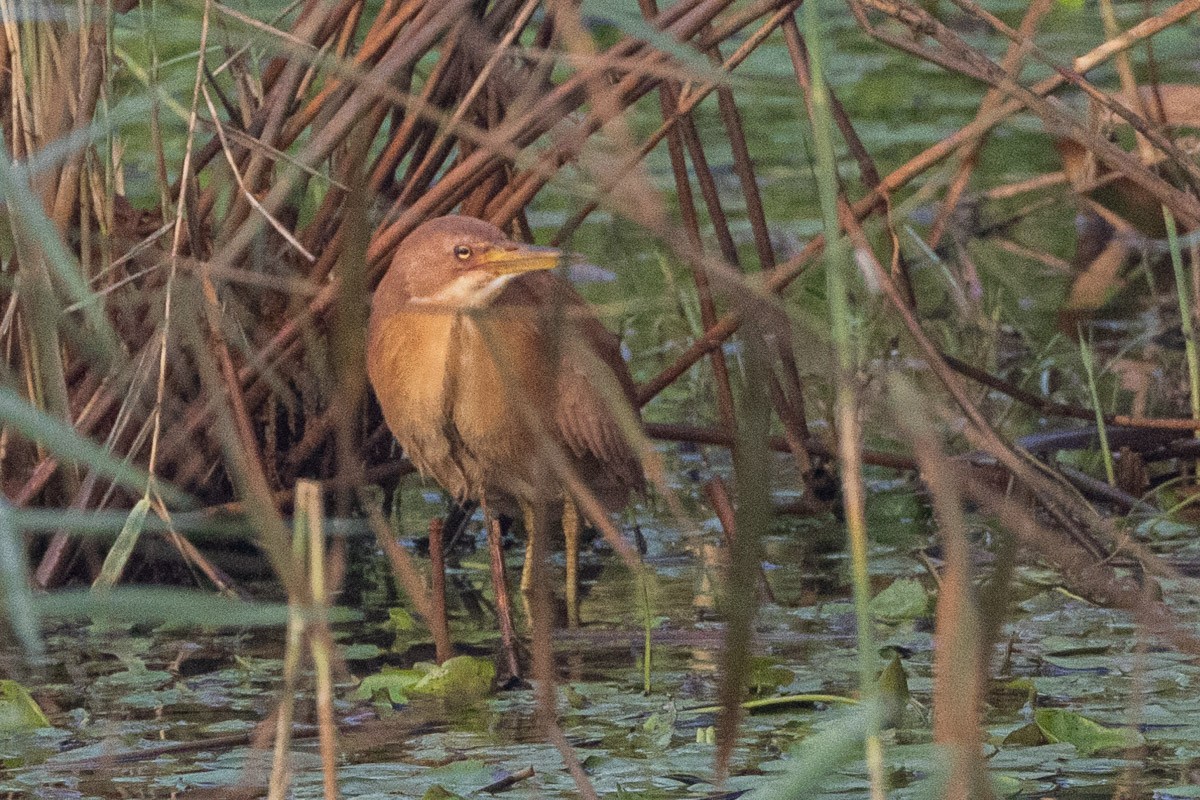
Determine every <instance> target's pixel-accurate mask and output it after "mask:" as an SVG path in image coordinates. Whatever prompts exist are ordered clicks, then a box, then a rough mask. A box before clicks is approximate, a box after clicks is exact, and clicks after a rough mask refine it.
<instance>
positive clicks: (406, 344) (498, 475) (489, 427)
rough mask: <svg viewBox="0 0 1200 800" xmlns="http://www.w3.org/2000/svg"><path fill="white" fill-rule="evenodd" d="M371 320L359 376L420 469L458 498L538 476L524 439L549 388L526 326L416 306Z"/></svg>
mask: <svg viewBox="0 0 1200 800" xmlns="http://www.w3.org/2000/svg"><path fill="white" fill-rule="evenodd" d="M373 323H374V324H373V325H372V330H371V336H370V338H371V341H370V343H369V346H368V365H367V369H368V374H369V376H370V379H371V383H372V385H373V386H374V387H375V393H376V396H377V397H378V398H379V404H380V407H381V408H382V410H383V414H384V418H385V420H386V421H387V424H388V427H389V428H391V430H392V433H393V434H394V435H395V437H396V439H397V441H399V442H400V444H401V446H402V447H404V449H405V452H406V453H407V455H408V456H409V458H410V459H411V460H412V461H413V463H414V464H415V465H416V466H417V467H418V469H420V470H421V472H423V473H425V474H427V475H431V476H432V477H433V478H435V479H436V480H437V481H438V482H439V483H441V484H442V485H443V486H444V487H445V488H446V489H447V490H449V491H450V492H451V493H453V494H455V495H458V496H459V497H478V496H480V495H482V494H483V493H484V492H485V491H489V492H490V491H492V490H500V491H503V492H506V493H513V494H524V493H525V492H526V491H527V489H526V488H525V485H526V484H528V483H530V482H537V481H540V480H541V477H540V476H538V475H535V474H533V471H536V469H537V468H536V465H535V464H534V461H535V460H534V459H532V458H531V456H532V454H533V453H534V452H536V450H537V448H536V446H535V445H533V439H532V438H531V437H533V436H534V435H536V434H535V433H534V430H535V428H536V427H537V425H536V420H537V419H538V414H539V413H540V412H539V410H538V409H545V408H546V407H547V406H548V404H549V401H548V397H549V389H548V387H546V386H544V385H543V384H544V383H545V382H546V381H545V380H544V378H543V377H542V374H541V372H540V371H539V370H538V369H536V366H537V364H536V356H537V345H536V341H534V340H531V337H530V336H529V335H528V334H527V332H526V331H525V330H524V327H525V326H521V325H514V324H505V323H503V322H499V321H496V320H487V319H486V318H484V319H475V318H472V317H470V316H467V315H458V314H453V313H446V312H439V311H433V310H430V311H422V310H419V309H414V310H405V311H401V312H398V313H395V314H393V315H390V316H389V317H388V318H386V319H383V320H376V321H373ZM510 484H511V485H510Z"/></svg>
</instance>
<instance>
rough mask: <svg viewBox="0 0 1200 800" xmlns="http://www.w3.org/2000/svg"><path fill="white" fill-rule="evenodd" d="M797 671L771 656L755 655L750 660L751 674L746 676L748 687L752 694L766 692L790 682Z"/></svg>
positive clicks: (794, 677)
mask: <svg viewBox="0 0 1200 800" xmlns="http://www.w3.org/2000/svg"><path fill="white" fill-rule="evenodd" d="M795 679H796V673H795V672H793V671H792V670H790V669H788V668H787V667H785V666H783V665H782V664H780V663H779V659H776V658H771V657H770V656H755V657H754V658H752V659H751V660H750V674H749V675H747V676H746V688H747V689H749V690H750V693H751V694H766V693H767V692H773V691H775V690H776V689H780V688H782V687H784V686H787V685H788V684H790V683H791V682H792V681H793V680H795Z"/></svg>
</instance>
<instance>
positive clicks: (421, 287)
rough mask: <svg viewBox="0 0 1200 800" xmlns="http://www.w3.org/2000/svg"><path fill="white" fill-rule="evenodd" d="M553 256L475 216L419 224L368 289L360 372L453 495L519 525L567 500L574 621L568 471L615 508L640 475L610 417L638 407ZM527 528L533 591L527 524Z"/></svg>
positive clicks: (574, 546)
mask: <svg viewBox="0 0 1200 800" xmlns="http://www.w3.org/2000/svg"><path fill="white" fill-rule="evenodd" d="M560 260H561V253H560V252H559V251H557V250H553V249H550V248H543V247H534V246H531V245H526V244H520V243H518V242H514V241H512V240H511V239H509V238H508V237H507V236H506V235H505V234H504V232H503V231H501V230H500V229H499V228H497V227H496V226H494V225H491V224H489V223H487V222H484V221H482V220H479V219H473V218H470V217H460V216H447V217H440V218H438V219H433V220H430V221H428V222H426V223H424V224H423V225H421V226H420V227H418V228H417V229H416V230H414V231H413V232H412V233H411V234H410V235H409V236H408V237H407V238H406V239H405V240H404V241H403V242H402V243H401V245H400V247H399V249H398V250H397V251H396V254H395V256H394V257H393V259H392V263H391V266H390V268H389V269H388V272H387V274H386V275H385V276H384V278H383V280H382V281H381V282H380V284H379V288H378V289H377V291H376V292H375V297H374V299H373V301H372V304H371V320H370V328H369V332H368V342H367V373H368V375H369V377H370V380H371V384H372V385H373V386H374V388H375V394H376V396H377V397H378V399H379V405H380V406H381V408H382V409H383V415H384V418H385V420H386V421H387V424H388V427H390V428H391V431H392V433H393V435H395V437H396V439H397V441H398V442H399V443H400V445H401V446H402V447H403V448H404V452H405V453H406V455H407V456H408V458H409V459H410V460H411V461H412V462H413V464H414V465H415V466H416V467H417V468H418V470H419V471H420V472H421V473H422V474H424V475H427V476H431V477H433V478H434V479H435V480H436V481H437V482H438V483H440V484H441V485H442V487H444V488H445V489H446V490H447V491H448V492H449V493H450V494H451V495H453V496H454V497H455V498H456V499H457V500H460V501H463V500H478V501H480V502H482V503H483V505H484V508H485V511H488V512H490V513H507V514H510V515H511V514H512V513H513V511H514V510H516V509H520V510H522V511H523V512H524V513H525V519H526V527H527V528H531V526H532V524H535V523H534V521H533V518H534V517H535V516H537V515H539V514H540V515H542V516H543V518H549V517H550V516H553V515H555V514H556V513H557V511H558V510H562V519H563V528H564V534H565V536H566V540H567V548H566V549H567V595H568V596H567V613H568V618H569V619H570V620H571V621H572V623H574V622H575V621H577V619H578V617H577V614H578V594H577V580H578V577H577V576H578V572H577V569H578V516H577V513H576V511H575V509H574V506H573V504H572V500H571V493H570V492H569V491H567V490H566V488H565V486H564V483H566V482H568V481H567V480H566V477H565V476H568V475H573V476H575V478H577V480H578V483H576V484H575V485H576V486H578V485H580V484H582V485H583V486H586V488H587V489H588V490H589V491H590V492H591V493H592V494H593V495H594V496H595V497H596V498H597V499H598V500H599V501H600V503H601V504H602V505H603V506H604V507H605V508H606V509H608V510H610V511H616V510H619V509H621V508H623V507H624V506H625V504H626V503H627V502H628V499H629V495H630V493H631V492H634V491H641V490H642V489H643V488H644V477H643V474H642V468H641V464H640V462H639V459H638V456H637V454H636V453H635V452H634V450H633V448H632V447H630V445H629V443H628V441H627V438H626V436H625V435H624V434H623V432H622V427H621V424H620V423H619V421H618V420H619V419H620V415H621V414H625V415H626V419H627V420H636V418H637V417H636V413H637V412H636V410H635V409H636V408H637V405H636V402H635V394H634V385H633V380H632V378H631V377H630V375H629V370H628V368H627V367H626V365H625V362H624V360H623V359H622V357H621V351H620V345H619V340H618V338H617V337H616V336H615V335H614V334H612V333H610V332H609V331H608V330H607V329H606V328H605V327H604V325H603V324H602V323H601V322H600V320H599V319H598V318H597V317H596V315H595V313H594V312H593V311H592V309H591V308H590V306H589V305H588V304H587V302H586V301H585V300H584V299H583V298H582V297H581V296H580V295H579V294H578V293H577V292H576V291H575V289H574V288H573V287H572V286H571V284H570V283H569V282H568V281H567V280H566V279H565V278H563V277H562V276H560V275H558V274H557V273H554V272H550V271H549V270H550V269H552V268H553V267H555V266H556V265H558V264H559V263H560ZM618 405H620V406H624V408H618V407H617V406H618ZM489 535H491V530H490V525H489ZM526 535H527V537H528V544H527V550H526V562H525V568H524V571H523V576H522V590H523V591H526V592H528V590H529V575H530V572H529V570H530V564H531V561H532V556H533V553H532V552H531V549H530V547H531V545H532V542H533V541H534V538H535V537H534V535H533V531H532V530H527V531H526ZM492 549H493V557H494V558H496V557H498V555H497V554H498V552H499V551H498V546H497V547H494V548H492ZM494 567H495V565H494ZM500 574H501V575H502V572H501V573H500ZM502 623H503V620H502Z"/></svg>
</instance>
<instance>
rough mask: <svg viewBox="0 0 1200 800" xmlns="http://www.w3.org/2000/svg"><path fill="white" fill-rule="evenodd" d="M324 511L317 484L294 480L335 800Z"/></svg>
mask: <svg viewBox="0 0 1200 800" xmlns="http://www.w3.org/2000/svg"><path fill="white" fill-rule="evenodd" d="M324 521H325V512H324V504H323V501H322V497H321V485H320V484H319V483H317V482H316V481H307V480H302V481H297V483H296V526H297V527H298V528H299V527H302V528H303V530H304V531H305V532H306V533H307V537H308V579H309V586H310V593H311V596H312V601H311V604H310V606H309V612H310V613H309V616H310V621H309V623H308V630H309V646H310V647H311V649H312V659H313V671H314V678H315V680H316V685H317V696H316V699H317V725H318V728H319V731H320V733H319V743H320V750H321V770H322V777H323V779H324V792H325V800H337V798H338V783H337V777H338V772H337V759H338V744H337V717H336V716H335V715H334V710H333V658H334V654H333V647H334V645H333V635H332V632H331V631H330V629H329V591H328V587H327V586H326V582H325V524H324Z"/></svg>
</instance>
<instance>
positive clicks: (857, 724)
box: [746, 701, 882, 800]
mask: <svg viewBox="0 0 1200 800" xmlns="http://www.w3.org/2000/svg"><path fill="white" fill-rule="evenodd" d="M881 721H882V715H881V711H880V705H879V703H878V702H877V701H870V702H868V703H864V704H862V705H861V706H859V707H858V708H856V709H854V711H852V712H850V713H848V714H845V715H844V716H843V717H842V720H841V722H840V723H839V724H836V725H830V726H829V727H828V728H826V729H825V730H824V731H823V732H821V733H817V734H813V735H812V736H810V737H808V738H807V739H805V740H804V743H803V744H802V745H801V747H800V749H799V750H798V752H796V754H795V755H793V756H792V758H791V760H792V762H793V766H792V768H791V769H789V770H788V771H787V773H785V774H784V775H783V777H781V778H778V779H776V780H773V781H771V782H770V783H768V784H766V785H764V786H760V787H758V788H757V789H754V790H753V791H751V792H750V793H749V794H747V795H746V800H803V798H808V797H815V796H816V795H817V794H819V793H820V789H821V783H822V781H824V780H825V778H827V777H828V776H829V775H830V774H831V773H833V772H834V770H836V769H837V768H838V767H840V766H841V765H843V764H845V763H846V762H848V761H852V760H854V759H857V758H862V756H863V740H864V739H866V737H867V733H868V731H872V730H879V726H880V724H881Z"/></svg>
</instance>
